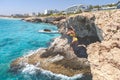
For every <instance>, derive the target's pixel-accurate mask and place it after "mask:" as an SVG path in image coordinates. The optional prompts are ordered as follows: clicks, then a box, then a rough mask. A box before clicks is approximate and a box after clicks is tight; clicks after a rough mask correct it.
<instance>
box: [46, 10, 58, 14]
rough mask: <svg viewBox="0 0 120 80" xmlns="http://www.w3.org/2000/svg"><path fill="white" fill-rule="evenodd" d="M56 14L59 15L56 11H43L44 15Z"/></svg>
mask: <svg viewBox="0 0 120 80" xmlns="http://www.w3.org/2000/svg"><path fill="white" fill-rule="evenodd" d="M56 13H59V11H58V10H56V9H55V10H45V11H44V14H45V15H46V14H56Z"/></svg>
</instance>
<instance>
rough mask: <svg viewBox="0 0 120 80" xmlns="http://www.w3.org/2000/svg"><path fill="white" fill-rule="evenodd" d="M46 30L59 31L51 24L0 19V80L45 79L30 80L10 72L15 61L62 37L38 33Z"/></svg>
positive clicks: (27, 79)
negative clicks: (11, 64) (10, 67)
mask: <svg viewBox="0 0 120 80" xmlns="http://www.w3.org/2000/svg"><path fill="white" fill-rule="evenodd" d="M46 28H47V29H51V30H54V31H57V27H55V26H54V25H50V24H44V23H29V22H24V21H21V20H14V19H11V20H10V19H0V80H44V77H41V79H39V78H28V77H27V76H26V75H25V74H24V75H23V74H22V73H20V74H12V73H11V72H9V66H10V63H11V61H13V60H14V59H16V58H18V57H20V56H23V55H26V54H28V53H29V52H30V51H32V50H36V49H38V48H43V47H44V48H45V47H48V46H49V42H50V41H51V40H52V39H53V38H55V37H57V36H60V34H42V33H39V32H38V31H39V30H43V29H46ZM47 80H50V79H48V78H47Z"/></svg>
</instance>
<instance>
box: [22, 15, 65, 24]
mask: <svg viewBox="0 0 120 80" xmlns="http://www.w3.org/2000/svg"><path fill="white" fill-rule="evenodd" d="M65 18H66V17H65V16H58V17H30V18H24V19H22V20H24V21H27V22H36V23H38V22H44V23H51V24H55V25H57V24H58V23H59V21H60V20H62V19H65Z"/></svg>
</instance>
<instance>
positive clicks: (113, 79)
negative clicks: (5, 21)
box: [10, 10, 120, 80]
mask: <svg viewBox="0 0 120 80" xmlns="http://www.w3.org/2000/svg"><path fill="white" fill-rule="evenodd" d="M23 20H25V21H29V22H45V23H51V24H54V25H57V26H58V28H59V32H60V33H61V34H62V36H61V37H58V38H56V39H54V41H53V42H52V43H51V45H50V46H49V47H48V48H47V49H40V50H37V51H36V52H35V53H34V54H32V55H29V56H25V57H20V58H18V59H16V60H14V61H13V62H12V63H11V67H10V70H11V71H12V72H19V70H21V69H23V68H24V67H25V65H24V63H28V64H32V65H35V66H36V65H37V67H38V68H42V69H45V70H49V71H52V72H54V73H57V74H63V75H67V76H74V75H76V74H81V73H82V74H84V75H89V76H87V79H84V80H91V79H93V80H119V79H120V78H119V75H120V68H119V67H120V60H119V59H120V58H119V56H120V54H119V52H120V43H119V42H120V36H119V35H120V11H119V10H111V11H98V12H86V13H81V14H77V15H73V16H69V17H65V16H59V17H49V18H48V17H45V18H27V19H23ZM70 26H73V28H74V29H75V32H76V34H77V37H78V42H79V45H78V46H77V47H76V48H77V49H78V50H77V52H75V51H74V49H73V50H71V49H70V48H71V47H70V43H71V42H70V41H71V39H70V38H69V36H67V35H66V29H67V28H69V27H70ZM113 72H114V74H113ZM91 74H92V76H93V77H92V78H91Z"/></svg>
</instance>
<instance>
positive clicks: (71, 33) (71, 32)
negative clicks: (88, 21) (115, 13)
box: [67, 28, 78, 46]
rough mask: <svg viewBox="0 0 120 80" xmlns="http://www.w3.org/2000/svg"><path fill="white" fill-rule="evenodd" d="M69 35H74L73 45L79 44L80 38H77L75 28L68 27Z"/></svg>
mask: <svg viewBox="0 0 120 80" xmlns="http://www.w3.org/2000/svg"><path fill="white" fill-rule="evenodd" d="M67 35H69V36H70V37H72V42H71V46H74V45H75V46H77V45H78V39H77V36H76V33H75V31H74V29H73V28H68V32H67Z"/></svg>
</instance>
